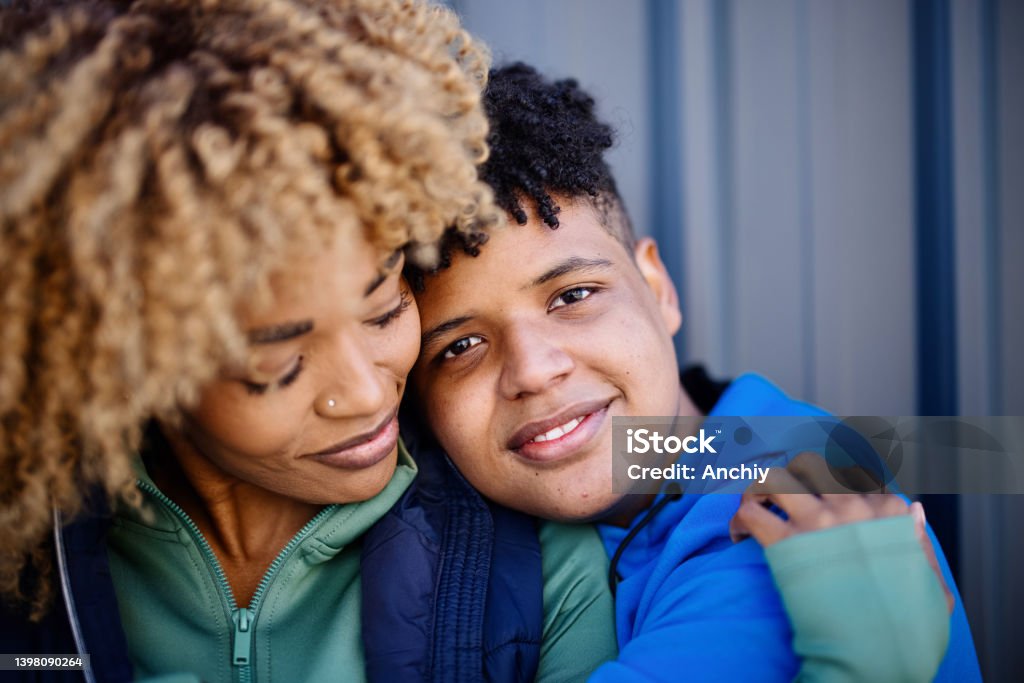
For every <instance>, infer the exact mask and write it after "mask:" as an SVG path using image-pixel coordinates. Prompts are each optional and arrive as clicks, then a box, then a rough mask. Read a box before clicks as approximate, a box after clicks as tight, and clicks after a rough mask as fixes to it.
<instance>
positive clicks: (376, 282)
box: [363, 249, 402, 298]
mask: <svg viewBox="0 0 1024 683" xmlns="http://www.w3.org/2000/svg"><path fill="white" fill-rule="evenodd" d="M401 257H402V250H401V249H396V250H395V252H394V253H393V254H391V256H388V260H387V261H385V262H384V265H383V266H382V267H381V269H380V272H379V273H378V274H377V277H375V278H374V279H373V281H372V282H370V284H368V285H367V286H366V291H364V292H363V297H364V298H365V297H368V296H370V295H371V294H373V293H374V291H376V289H377V288H378V287H380V286H381V285H382V284H384V281H385V280H387V279H388V276H389V275H391V270H392V269H393V268H394V267H395V264H396V263H398V259H399V258H401Z"/></svg>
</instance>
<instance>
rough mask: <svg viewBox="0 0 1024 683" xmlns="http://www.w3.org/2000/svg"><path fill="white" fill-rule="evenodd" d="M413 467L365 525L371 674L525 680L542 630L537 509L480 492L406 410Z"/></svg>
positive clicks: (377, 677) (532, 671)
mask: <svg viewBox="0 0 1024 683" xmlns="http://www.w3.org/2000/svg"><path fill="white" fill-rule="evenodd" d="M402 424H403V430H405V431H403V439H404V441H405V444H406V446H407V447H408V448H409V451H410V453H412V455H413V458H414V459H415V460H416V463H417V466H418V467H419V474H418V475H417V477H416V480H415V481H414V482H413V484H412V486H411V487H410V488H409V489H408V490H407V491H406V493H405V495H404V496H403V497H402V498H401V499H400V500H399V501H398V502H397V503H396V504H395V506H394V507H393V508H392V509H391V511H390V512H389V513H388V514H387V515H386V516H385V517H384V518H382V519H381V520H380V521H379V522H377V524H376V525H375V526H374V527H373V529H371V530H370V531H369V532H367V534H366V535H365V536H364V537H363V553H362V571H361V572H360V574H361V581H362V590H363V643H364V649H365V655H366V673H367V676H368V678H369V680H370V681H380V682H388V683H390V682H392V681H507V682H509V683H512V682H515V681H532V680H533V679H534V677H535V676H536V673H537V665H538V662H539V659H540V642H541V638H542V635H543V579H542V572H541V557H540V542H539V540H538V537H537V527H536V521H535V520H534V519H533V518H531V517H528V516H526V515H523V514H521V513H518V512H512V511H511V510H507V509H505V508H501V507H499V506H496V505H493V504H490V503H488V502H487V501H485V500H484V499H483V498H482V497H481V496H480V494H478V493H477V492H476V491H475V490H474V489H473V488H472V487H471V486H470V485H469V484H468V482H466V480H465V479H464V478H463V477H462V475H461V474H459V472H458V471H457V470H456V469H455V467H454V466H453V465H452V464H451V462H450V461H449V460H448V458H447V456H446V455H445V454H444V452H443V451H442V450H441V449H440V447H439V446H438V445H437V444H436V442H434V441H433V440H432V439H428V438H426V437H424V436H422V435H421V434H418V433H416V432H417V431H422V430H417V429H416V428H415V420H414V419H408V416H403V419H402Z"/></svg>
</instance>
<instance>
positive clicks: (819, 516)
mask: <svg viewBox="0 0 1024 683" xmlns="http://www.w3.org/2000/svg"><path fill="white" fill-rule="evenodd" d="M829 489H831V490H835V481H834V478H833V477H832V475H831V473H830V472H829V470H828V465H827V464H826V463H825V461H824V459H823V458H821V456H819V455H817V454H816V453H810V452H807V453H801V454H800V455H798V456H797V457H796V458H794V459H793V461H792V462H791V463H790V464H789V465H788V466H787V467H786V468H785V469H782V468H772V470H771V472H769V473H768V476H767V478H766V479H765V482H764V483H763V484H761V483H755V484H752V485H751V486H750V487H749V488H748V489H747V490H746V492H744V494H743V497H742V499H741V500H740V506H739V509H738V510H737V511H736V514H735V515H733V518H732V520H731V521H730V522H729V535H730V536H731V537H732V539H733V541H740V540H743V539H744V538H747V537H749V536H753V537H754V538H755V539H756V540H757V541H758V543H760V544H761V545H762V546H764V547H768V546H770V545H773V544H775V543H778V542H779V541H782V540H784V539H786V538H789V537H790V536H795V535H796V534H802V533H807V532H809V531H818V530H821V529H828V528H830V527H834V526H840V525H842V524H854V523H857V522H864V521H868V520H872V519H882V518H885V517H896V516H898V515H911V516H913V518H914V531H915V534H916V536H917V540H918V542H919V543H920V545H921V549H922V550H923V551H924V554H925V559H927V560H928V564H929V565H930V566H931V568H932V571H934V572H935V575H936V576H937V577H938V578H939V583H940V584H941V585H942V590H943V591H944V592H945V594H946V604H947V607H948V609H949V611H950V612H952V611H953V606H954V600H953V596H952V594H951V593H950V591H949V588H948V587H947V586H946V582H945V580H944V579H943V576H942V571H941V570H940V568H939V563H938V559H937V558H936V556H935V549H934V548H933V547H932V544H931V540H930V539H929V537H928V532H927V526H926V521H925V516H924V507H923V506H922V505H921V504H920V503H913V504H912V505H907V503H906V502H905V501H904V500H903V499H902V498H900V497H899V496H896V495H895V494H890V493H868V494H859V493H819V492H820V491H823V490H829ZM770 505H775V506H776V507H778V508H780V509H782V510H783V511H785V513H786V515H788V517H789V519H783V518H782V517H780V516H779V515H777V514H775V513H774V512H772V511H771V510H770V509H769V506H770Z"/></svg>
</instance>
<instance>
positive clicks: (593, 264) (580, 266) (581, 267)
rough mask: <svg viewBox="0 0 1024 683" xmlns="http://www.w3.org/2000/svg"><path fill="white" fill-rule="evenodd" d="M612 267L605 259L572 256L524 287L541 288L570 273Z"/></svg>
mask: <svg viewBox="0 0 1024 683" xmlns="http://www.w3.org/2000/svg"><path fill="white" fill-rule="evenodd" d="M611 265H612V262H611V261H608V260H607V259H603V258H595V259H592V258H583V257H582V256H570V257H569V258H567V259H565V260H564V261H562V262H561V263H558V264H556V265H555V266H554V267H552V268H550V269H548V270H547V271H545V272H544V274H542V275H540V276H539V277H537V278H536V279H535V280H534V281H533V282H531V283H530V284H529V285H527V286H526V287H524V288H523V289H527V288H529V287H539V286H540V285H542V284H544V283H545V282H550V281H551V280H554V279H555V278H557V277H561V276H563V275H567V274H569V273H575V272H579V271H587V270H604V269H605V268H610V267H611Z"/></svg>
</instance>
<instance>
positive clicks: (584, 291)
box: [548, 285, 597, 311]
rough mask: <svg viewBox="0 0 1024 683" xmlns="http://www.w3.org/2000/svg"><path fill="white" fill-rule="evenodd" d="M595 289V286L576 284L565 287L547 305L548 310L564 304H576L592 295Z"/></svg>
mask: <svg viewBox="0 0 1024 683" xmlns="http://www.w3.org/2000/svg"><path fill="white" fill-rule="evenodd" d="M596 291H597V287H589V286H584V285H580V286H576V287H572V288H571V289H567V290H565V291H564V292H562V293H561V294H559V295H558V296H556V297H555V298H554V300H553V301H552V302H551V305H550V306H548V311H553V310H555V309H556V308H563V307H565V306H572V305H573V304H578V303H580V302H581V301H583V300H584V299H586V298H588V297H590V296H592V295H593V294H594V292H596Z"/></svg>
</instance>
